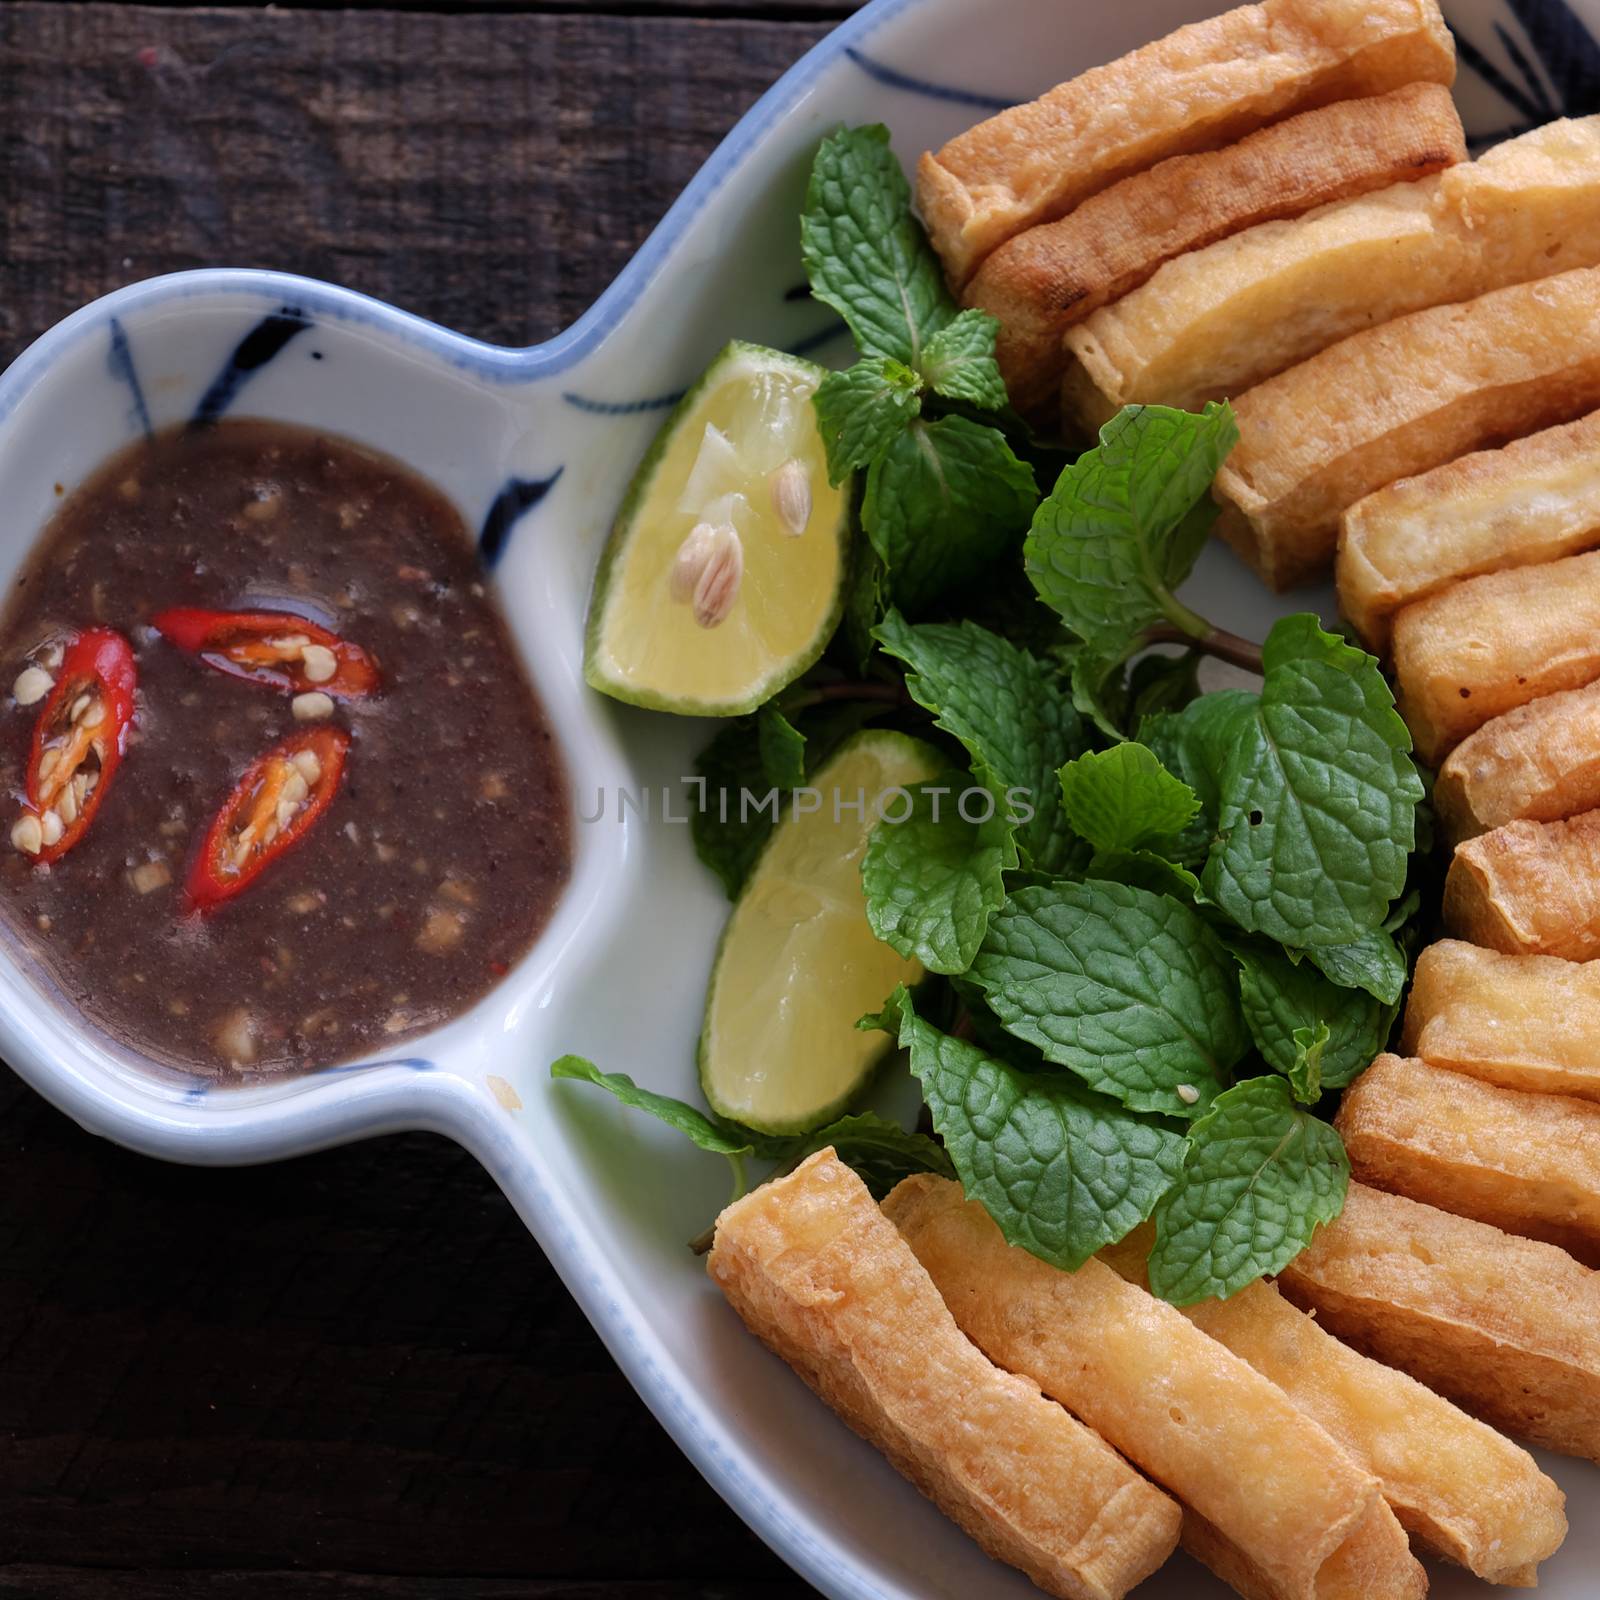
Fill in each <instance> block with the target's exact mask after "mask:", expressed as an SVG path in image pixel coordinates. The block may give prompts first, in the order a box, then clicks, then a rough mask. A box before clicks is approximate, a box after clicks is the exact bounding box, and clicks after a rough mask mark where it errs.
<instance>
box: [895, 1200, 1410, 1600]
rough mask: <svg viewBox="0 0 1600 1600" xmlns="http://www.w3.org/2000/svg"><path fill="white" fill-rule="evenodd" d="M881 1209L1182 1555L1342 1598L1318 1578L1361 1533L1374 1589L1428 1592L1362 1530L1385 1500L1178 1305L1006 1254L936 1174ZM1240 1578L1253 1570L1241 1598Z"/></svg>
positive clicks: (974, 1331) (1116, 1280) (969, 1319)
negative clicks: (1142, 1502)
mask: <svg viewBox="0 0 1600 1600" xmlns="http://www.w3.org/2000/svg"><path fill="white" fill-rule="evenodd" d="M883 1210H884V1214H885V1215H886V1216H887V1217H888V1218H889V1219H890V1221H891V1222H893V1223H894V1225H895V1226H896V1227H897V1228H898V1229H899V1230H900V1232H901V1234H902V1236H903V1237H904V1238H905V1240H906V1242H907V1243H908V1244H909V1245H910V1246H911V1248H912V1250H913V1251H915V1252H916V1256H917V1259H918V1260H919V1261H920V1262H921V1263H922V1264H923V1266H924V1267H926V1268H927V1270H928V1273H929V1275H930V1276H931V1277H932V1279H933V1281H934V1283H935V1285H936V1286H937V1287H938V1290H939V1292H940V1294H942V1295H943V1296H944V1300H945V1304H946V1305H948V1306H949V1307H950V1310H951V1311H952V1312H953V1313H954V1315H955V1319H956V1322H957V1324H958V1325H959V1326H960V1328H961V1331H962V1332H963V1333H965V1334H966V1335H967V1337H968V1338H969V1339H971V1340H972V1341H973V1343H974V1344H976V1345H977V1346H978V1348H979V1349H980V1350H982V1351H983V1352H984V1354H985V1355H987V1356H988V1357H989V1358H990V1360H992V1361H993V1362H994V1363H995V1364H996V1365H997V1366H1000V1367H1004V1368H1005V1370H1006V1371H1008V1372H1020V1373H1023V1374H1024V1375H1026V1376H1027V1377H1029V1378H1032V1379H1033V1380H1034V1382H1036V1383H1037V1384H1038V1385H1039V1386H1040V1387H1041V1388H1042V1389H1043V1390H1044V1392H1045V1393H1046V1394H1047V1395H1049V1396H1050V1397H1051V1398H1052V1399H1054V1400H1059V1401H1060V1402H1061V1404H1062V1405H1064V1406H1065V1407H1066V1408H1067V1409H1068V1410H1069V1411H1071V1412H1072V1413H1073V1415H1075V1416H1078V1417H1081V1418H1082V1419H1083V1420H1084V1421H1085V1422H1087V1423H1088V1424H1089V1426H1090V1427H1091V1428H1093V1429H1094V1430H1095V1432H1096V1433H1098V1434H1099V1435H1100V1437H1101V1438H1103V1439H1104V1440H1105V1441H1106V1442H1107V1443H1108V1444H1110V1445H1113V1446H1115V1447H1116V1448H1117V1449H1118V1450H1120V1451H1121V1452H1122V1453H1123V1455H1125V1456H1127V1457H1128V1459H1129V1460H1130V1461H1132V1462H1133V1463H1134V1465H1135V1466H1137V1467H1140V1468H1142V1469H1143V1470H1144V1471H1145V1472H1147V1473H1149V1474H1150V1476H1151V1477H1152V1478H1154V1479H1155V1481H1156V1482H1157V1483H1159V1484H1160V1485H1161V1486H1162V1487H1163V1488H1165V1489H1167V1490H1168V1491H1169V1492H1170V1493H1171V1494H1173V1495H1175V1496H1176V1497H1177V1498H1178V1500H1179V1501H1180V1502H1181V1503H1182V1504H1183V1507H1184V1536H1183V1537H1184V1545H1185V1547H1186V1548H1188V1549H1189V1550H1190V1551H1191V1553H1192V1554H1194V1555H1197V1556H1198V1557H1199V1558H1200V1559H1201V1560H1202V1561H1205V1562H1206V1563H1207V1565H1209V1566H1212V1567H1213V1569H1214V1570H1215V1571H1216V1572H1217V1573H1218V1574H1219V1576H1221V1577H1223V1578H1225V1579H1226V1580H1227V1581H1229V1582H1230V1583H1234V1584H1235V1587H1239V1588H1240V1592H1241V1593H1251V1594H1259V1595H1261V1596H1263V1597H1268V1600H1312V1597H1313V1596H1317V1595H1330V1594H1332V1593H1335V1592H1340V1588H1339V1585H1338V1584H1336V1583H1335V1582H1334V1581H1333V1577H1332V1574H1329V1577H1328V1581H1326V1582H1325V1581H1323V1575H1324V1574H1328V1573H1329V1569H1330V1567H1335V1557H1336V1556H1337V1555H1338V1554H1339V1553H1340V1552H1341V1551H1342V1550H1343V1547H1344V1546H1345V1544H1346V1543H1347V1542H1348V1541H1350V1540H1351V1539H1352V1538H1354V1537H1356V1536H1357V1535H1358V1534H1359V1536H1360V1541H1361V1545H1362V1548H1363V1549H1364V1550H1365V1549H1367V1548H1368V1547H1369V1546H1370V1547H1371V1548H1372V1549H1383V1548H1387V1550H1388V1553H1389V1556H1390V1558H1391V1560H1390V1564H1389V1566H1388V1567H1387V1569H1386V1570H1384V1572H1383V1581H1382V1583H1381V1584H1380V1585H1379V1592H1382V1593H1384V1594H1391V1593H1392V1594H1400V1593H1410V1592H1415V1593H1417V1594H1421V1593H1422V1592H1423V1589H1424V1588H1425V1587H1426V1586H1425V1585H1423V1584H1420V1583H1419V1581H1418V1580H1420V1578H1421V1570H1420V1569H1419V1568H1416V1563H1415V1562H1414V1561H1413V1560H1412V1558H1411V1554H1410V1551H1409V1548H1408V1547H1407V1544H1406V1540H1405V1535H1404V1533H1403V1532H1402V1531H1401V1530H1400V1528H1399V1526H1398V1524H1393V1519H1392V1517H1388V1516H1387V1515H1386V1516H1385V1517H1379V1518H1377V1519H1376V1527H1375V1528H1369V1527H1368V1513H1369V1512H1370V1511H1371V1509H1372V1506H1373V1504H1374V1502H1376V1503H1378V1504H1380V1505H1381V1504H1383V1501H1382V1498H1381V1494H1380V1490H1379V1485H1378V1480H1377V1478H1376V1477H1374V1476H1373V1474H1372V1473H1370V1472H1368V1471H1367V1470H1366V1469H1365V1468H1364V1467H1362V1466H1360V1465H1359V1464H1358V1463H1357V1462H1356V1461H1354V1460H1353V1459H1352V1458H1351V1457H1350V1456H1349V1455H1348V1454H1347V1453H1346V1452H1345V1451H1344V1450H1343V1449H1341V1448H1340V1447H1339V1446H1338V1445H1337V1444H1335V1443H1334V1441H1333V1440H1332V1439H1331V1438H1329V1437H1328V1435H1327V1434H1326V1433H1324V1432H1323V1431H1322V1429H1321V1428H1319V1427H1317V1425H1316V1424H1315V1423H1314V1422H1312V1421H1311V1420H1310V1418H1308V1417H1307V1416H1306V1415H1305V1414H1304V1413H1303V1412H1301V1411H1299V1410H1297V1409H1296V1407H1295V1406H1294V1405H1293V1404H1291V1403H1290V1401H1289V1399H1288V1398H1287V1396H1285V1395H1284V1393H1283V1392H1282V1391H1281V1390H1280V1389H1278V1388H1277V1386H1276V1385H1274V1384H1272V1383H1270V1382H1268V1381H1267V1380H1266V1379H1265V1378H1263V1377H1262V1376H1261V1375H1260V1374H1259V1373H1258V1372H1256V1371H1254V1370H1253V1369H1252V1368H1251V1367H1250V1366H1248V1365H1247V1364H1246V1363H1245V1362H1243V1361H1241V1360H1239V1359H1238V1357H1236V1356H1234V1355H1232V1354H1230V1353H1229V1352H1228V1351H1227V1350H1225V1349H1224V1348H1223V1347H1222V1346H1221V1345H1219V1344H1218V1343H1217V1342H1216V1341H1215V1340H1213V1339H1208V1338H1207V1337H1206V1336H1205V1335H1204V1334H1203V1333H1201V1332H1200V1331H1199V1330H1198V1329H1197V1328H1195V1326H1194V1325H1193V1324H1192V1323H1190V1322H1189V1321H1188V1320H1187V1319H1186V1318H1185V1317H1184V1315H1183V1314H1182V1312H1180V1311H1178V1310H1177V1309H1176V1308H1175V1307H1173V1306H1169V1305H1166V1304H1165V1303H1163V1302H1162V1301H1160V1300H1157V1299H1156V1298H1155V1297H1154V1296H1152V1295H1151V1294H1149V1293H1148V1292H1147V1291H1146V1290H1144V1289H1142V1288H1140V1287H1138V1286H1137V1285H1135V1284H1131V1283H1128V1282H1126V1281H1125V1280H1124V1279H1123V1278H1121V1277H1119V1276H1118V1275H1117V1273H1115V1272H1114V1271H1113V1270H1112V1269H1111V1268H1110V1267H1108V1266H1106V1265H1105V1264H1104V1263H1102V1262H1099V1261H1086V1262H1085V1263H1084V1264H1083V1265H1082V1266H1081V1267H1080V1268H1078V1270H1077V1271H1076V1272H1062V1271H1060V1270H1059V1269H1057V1268H1055V1267H1052V1266H1050V1265H1048V1264H1047V1263H1045V1262H1043V1261H1040V1260H1039V1259H1038V1258H1037V1257H1036V1256H1032V1255H1029V1254H1028V1253H1027V1251H1025V1250H1020V1249H1017V1248H1016V1247H1014V1246H1012V1245H1009V1244H1007V1243H1006V1241H1005V1238H1004V1237H1003V1236H1002V1234H1001V1232H1000V1230H999V1228H997V1227H996V1226H995V1224H994V1222H993V1221H992V1220H991V1219H990V1217H989V1214H988V1212H987V1211H985V1210H984V1209H983V1207H982V1206H981V1205H979V1204H978V1203H977V1202H976V1201H968V1200H965V1199H964V1198H963V1197H962V1193H961V1185H960V1184H958V1183H953V1182H951V1181H950V1180H949V1179H947V1178H936V1177H931V1176H920V1177H914V1178H907V1179H906V1180H905V1181H904V1182H903V1183H901V1184H900V1185H899V1186H898V1187H897V1188H896V1189H895V1190H894V1192H893V1193H892V1194H891V1195H890V1196H889V1198H888V1199H887V1200H885V1201H884V1204H883ZM1385 1512H1386V1513H1387V1508H1385ZM1385 1521H1387V1522H1389V1523H1391V1524H1393V1525H1392V1529H1391V1531H1390V1533H1389V1536H1388V1537H1387V1539H1385V1535H1384V1531H1383V1529H1384V1523H1385ZM1335 1570H1338V1569H1337V1568H1335ZM1236 1574H1248V1575H1249V1581H1250V1587H1249V1588H1248V1589H1246V1588H1243V1587H1241V1586H1240V1584H1239V1583H1238V1582H1237V1581H1236ZM1343 1592H1348V1593H1351V1594H1352V1595H1353V1596H1356V1595H1363V1594H1366V1593H1370V1592H1371V1591H1370V1590H1348V1589H1347V1590H1345V1591H1343Z"/></svg>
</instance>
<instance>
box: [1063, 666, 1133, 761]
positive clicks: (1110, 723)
mask: <svg viewBox="0 0 1600 1600" xmlns="http://www.w3.org/2000/svg"><path fill="white" fill-rule="evenodd" d="M1129 653H1130V647H1129V646H1128V645H1127V644H1126V643H1124V644H1119V645H1112V646H1100V645H1087V644H1080V645H1078V646H1076V647H1075V648H1074V649H1073V650H1072V652H1071V656H1070V671H1071V674H1072V703H1073V705H1074V706H1075V707H1076V708H1077V711H1078V714H1079V715H1080V716H1082V717H1086V718H1087V719H1088V720H1089V721H1090V722H1092V723H1093V724H1094V725H1095V727H1097V728H1098V729H1099V730H1100V731H1101V732H1102V733H1103V734H1104V735H1105V736H1106V737H1107V738H1108V739H1124V738H1126V737H1127V734H1126V732H1125V731H1124V730H1125V727H1126V724H1127V720H1128V674H1127V672H1126V671H1125V670H1124V669H1125V668H1126V667H1127V664H1128V656H1129Z"/></svg>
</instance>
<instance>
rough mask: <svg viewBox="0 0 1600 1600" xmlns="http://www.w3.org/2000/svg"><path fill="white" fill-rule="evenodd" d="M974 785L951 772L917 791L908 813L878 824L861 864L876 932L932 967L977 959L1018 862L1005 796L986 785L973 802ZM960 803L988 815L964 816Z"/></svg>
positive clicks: (957, 966)
mask: <svg viewBox="0 0 1600 1600" xmlns="http://www.w3.org/2000/svg"><path fill="white" fill-rule="evenodd" d="M971 788H972V780H971V779H970V778H968V777H967V776H966V774H965V773H952V774H950V776H949V777H948V779H947V780H946V781H945V782H944V783H942V784H939V785H923V786H922V787H920V788H918V789H917V790H915V791H913V809H912V812H911V814H910V816H908V817H907V818H906V819H905V820H904V821H903V822H901V821H895V820H892V819H891V818H888V817H885V818H884V820H883V821H881V822H879V823H878V824H877V826H876V827H874V828H873V830H872V834H871V836H870V837H869V839H868V840H867V850H866V855H865V856H864V857H863V858H862V862H861V883H862V887H863V888H864V889H865V890H866V896H867V921H868V922H869V923H871V925H872V931H873V932H874V933H875V934H876V935H877V936H878V937H879V938H880V939H882V940H883V941H884V943H885V944H888V945H892V946H893V947H894V949H896V950H898V951H899V952H900V954H901V955H903V956H906V957H909V958H912V959H915V960H917V961H920V962H921V963H922V964H923V966H925V967H926V968H927V969H928V970H929V971H930V972H943V973H958V972H965V971H966V970H967V968H968V967H969V966H971V965H972V958H973V956H975V955H976V954H977V953H978V946H979V945H980V944H981V943H982V942H983V936H984V933H985V931H986V930H987V929H988V926H989V918H990V916H991V915H992V914H993V913H994V912H995V911H997V910H998V909H999V908H1000V907H1001V906H1002V905H1003V904H1004V903H1005V898H1006V885H1005V877H1004V874H1005V873H1006V872H1007V871H1009V870H1010V869H1011V868H1012V867H1014V866H1016V864H1017V846H1016V841H1015V840H1014V839H1013V838H1012V837H1011V827H1010V824H1009V823H1007V821H1006V820H1005V817H1004V815H1003V814H1002V813H1001V811H1000V809H999V806H1000V802H998V801H997V800H996V799H995V797H994V795H993V794H992V793H990V792H989V791H988V790H979V791H977V798H976V799H975V800H974V799H973V798H971V796H970V795H969V794H968V793H967V792H966V791H970V790H971ZM958 802H959V804H960V805H962V806H964V807H965V808H966V810H967V811H968V812H969V813H972V814H974V815H977V816H979V817H980V818H982V820H979V821H976V822H968V821H966V820H965V818H964V817H963V816H962V815H961V812H960V810H958V809H957V806H958ZM983 802H987V807H985V805H984V804H983ZM985 809H987V812H988V815H987V817H983V813H984V811H985Z"/></svg>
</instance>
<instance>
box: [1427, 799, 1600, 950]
mask: <svg viewBox="0 0 1600 1600" xmlns="http://www.w3.org/2000/svg"><path fill="white" fill-rule="evenodd" d="M1444 925H1445V927H1446V928H1447V929H1448V930H1449V931H1450V932H1451V933H1452V934H1454V935H1455V936H1456V937H1457V938H1458V939H1466V940H1469V941H1470V942H1471V943H1473V944H1481V945H1486V946H1487V947H1488V948H1489V949H1491V950H1503V951H1505V952H1506V954H1507V955H1514V956H1561V957H1563V958H1564V959H1565V960H1567V961H1593V960H1596V959H1600V811H1585V812H1583V813H1581V814H1580V815H1578V816H1576V817H1570V818H1568V819H1567V820H1566V821H1565V822H1508V823H1506V824H1505V826H1504V827H1501V828H1495V829H1493V830H1492V831H1491V832H1489V833H1481V834H1479V835H1478V837H1477V838H1476V839H1467V840H1465V841H1463V842H1462V843H1461V844H1458V845H1457V846H1456V849H1455V854H1454V855H1453V856H1452V857H1451V858H1450V870H1449V872H1448V873H1446V875H1445V880H1444Z"/></svg>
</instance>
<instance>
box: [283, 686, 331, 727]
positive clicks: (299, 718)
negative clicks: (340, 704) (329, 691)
mask: <svg viewBox="0 0 1600 1600" xmlns="http://www.w3.org/2000/svg"><path fill="white" fill-rule="evenodd" d="M289 709H290V710H291V711H292V712H293V713H294V720H295V721H296V722H321V721H323V720H324V719H325V718H327V717H331V716H332V715H333V699H332V696H330V695H325V694H324V693H323V692H322V691H321V690H320V689H313V690H312V691H311V692H310V693H309V694H297V695H296V696H295V697H294V699H293V700H292V701H290V703H289Z"/></svg>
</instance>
